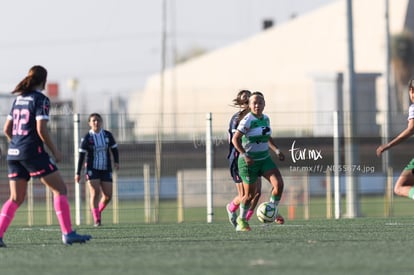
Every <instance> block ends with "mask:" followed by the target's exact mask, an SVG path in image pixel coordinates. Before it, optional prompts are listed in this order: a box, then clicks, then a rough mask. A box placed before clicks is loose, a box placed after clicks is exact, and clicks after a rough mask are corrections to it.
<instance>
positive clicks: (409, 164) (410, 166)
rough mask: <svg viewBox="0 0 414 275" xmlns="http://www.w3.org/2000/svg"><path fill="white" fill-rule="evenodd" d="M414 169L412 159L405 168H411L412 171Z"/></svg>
mask: <svg viewBox="0 0 414 275" xmlns="http://www.w3.org/2000/svg"><path fill="white" fill-rule="evenodd" d="M413 169H414V159H412V160H411V161H410V162H409V163H408V164H407V166H405V168H404V170H411V171H413Z"/></svg>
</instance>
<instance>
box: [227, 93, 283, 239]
mask: <svg viewBox="0 0 414 275" xmlns="http://www.w3.org/2000/svg"><path fill="white" fill-rule="evenodd" d="M264 107H265V100H264V97H263V94H262V93H260V92H254V93H252V94H251V96H250V98H249V110H250V112H249V113H248V114H247V115H246V116H245V117H244V118H243V119H242V120H241V121H240V123H239V125H238V127H237V131H236V132H235V133H234V135H233V138H232V143H233V145H234V147H235V148H236V150H237V151H238V152H239V153H240V155H239V158H238V169H239V174H240V177H241V178H242V181H243V183H242V186H243V196H242V198H241V202H240V214H239V216H238V217H237V227H236V230H238V231H250V230H251V229H250V225H249V223H248V221H247V219H246V215H247V211H248V209H249V208H250V205H251V201H252V199H253V198H254V196H255V193H256V185H257V184H256V182H257V179H258V177H260V176H263V177H264V178H266V179H267V180H268V181H269V182H270V183H271V185H272V194H271V197H270V202H271V203H273V204H274V205H275V206H276V207H277V206H278V204H279V202H280V199H281V197H282V193H283V185H284V184H283V179H282V176H281V174H280V171H279V169H278V168H277V166H276V164H275V163H274V162H273V160H272V158H271V157H270V154H269V148H270V149H272V150H273V151H274V152H275V153H276V155H277V156H278V157H279V160H284V159H285V157H284V155H283V154H282V153H281V152H280V150H279V149H278V148H277V146H276V144H275V143H274V141H273V139H272V137H271V133H272V131H271V128H270V120H269V117H268V116H267V115H265V114H264V113H263V110H264Z"/></svg>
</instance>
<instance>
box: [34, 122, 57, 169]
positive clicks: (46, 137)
mask: <svg viewBox="0 0 414 275" xmlns="http://www.w3.org/2000/svg"><path fill="white" fill-rule="evenodd" d="M47 122H48V121H47V120H45V119H41V120H36V131H37V134H38V135H39V137H40V139H41V140H42V141H43V143H44V144H46V146H47V147H48V148H49V150H50V151H51V152H52V154H53V156H54V157H55V161H56V162H59V161H61V160H62V153H61V152H60V151H59V150H58V149H57V147H56V146H55V144H54V143H53V141H52V138H51V137H50V134H49V131H48V129H47Z"/></svg>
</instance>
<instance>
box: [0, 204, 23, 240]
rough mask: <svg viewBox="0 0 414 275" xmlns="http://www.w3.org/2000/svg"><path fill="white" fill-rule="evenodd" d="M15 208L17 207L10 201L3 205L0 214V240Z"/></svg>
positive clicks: (17, 206)
mask: <svg viewBox="0 0 414 275" xmlns="http://www.w3.org/2000/svg"><path fill="white" fill-rule="evenodd" d="M17 208H19V205H18V204H17V203H15V202H14V201H12V200H10V199H9V200H8V201H6V202H5V203H4V204H3V207H2V209H1V214H0V238H3V235H4V232H6V231H7V228H9V225H10V223H11V222H12V220H13V218H14V214H15V213H16V211H17Z"/></svg>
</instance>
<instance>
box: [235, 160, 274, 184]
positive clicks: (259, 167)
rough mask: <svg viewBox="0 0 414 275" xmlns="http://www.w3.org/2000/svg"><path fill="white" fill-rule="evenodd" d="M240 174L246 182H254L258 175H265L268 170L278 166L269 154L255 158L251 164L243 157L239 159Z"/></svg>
mask: <svg viewBox="0 0 414 275" xmlns="http://www.w3.org/2000/svg"><path fill="white" fill-rule="evenodd" d="M238 166H239V175H240V177H241V178H242V180H243V182H244V183H247V184H252V183H255V182H256V181H257V178H258V177H261V176H263V174H265V173H266V172H267V171H269V170H272V169H275V168H277V166H276V164H275V163H274V162H273V160H272V158H271V157H270V156H269V157H267V158H265V159H262V160H255V161H254V163H253V164H252V165H250V166H248V165H247V164H246V161H245V160H244V158H243V157H239V159H238Z"/></svg>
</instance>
